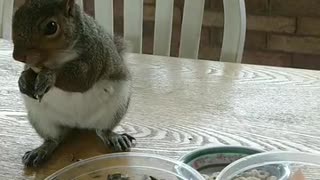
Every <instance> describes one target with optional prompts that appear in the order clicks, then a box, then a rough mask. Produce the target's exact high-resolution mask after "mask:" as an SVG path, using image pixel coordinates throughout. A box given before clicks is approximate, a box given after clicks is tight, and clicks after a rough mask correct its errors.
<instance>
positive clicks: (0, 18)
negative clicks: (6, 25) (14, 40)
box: [0, 0, 4, 38]
mask: <svg viewBox="0 0 320 180" xmlns="http://www.w3.org/2000/svg"><path fill="white" fill-rule="evenodd" d="M3 4H4V0H0V38H2V36H3V35H2V29H3V28H2V27H3Z"/></svg>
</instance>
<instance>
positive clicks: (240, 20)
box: [0, 0, 246, 63]
mask: <svg viewBox="0 0 320 180" xmlns="http://www.w3.org/2000/svg"><path fill="white" fill-rule="evenodd" d="M13 1H14V0H0V37H1V38H5V39H10V38H11V30H10V29H11V28H10V27H11V19H12V9H13ZM76 2H77V3H78V4H79V5H80V6H81V7H82V8H83V0H76ZM204 3H205V0H185V3H184V12H183V20H182V30H181V41H180V50H179V57H183V58H192V59H198V52H199V44H200V36H201V27H202V19H203V13H204ZM223 3H224V14H225V15H224V35H223V43H222V50H221V57H220V61H224V62H238V63H240V62H241V60H242V54H243V48H244V41H245V33H246V12H245V3H244V0H223ZM173 7H174V0H156V14H155V33H154V47H153V49H154V51H153V52H154V54H155V55H162V56H169V55H170V45H171V34H172V19H173ZM113 17H114V16H113V0H95V18H96V20H97V21H98V22H99V23H100V24H101V25H102V26H103V27H104V28H105V29H106V30H107V31H108V32H109V33H110V34H113V33H114V32H113V31H114V30H113V28H114V23H113V22H114V18H113ZM142 25H143V0H124V38H125V39H126V40H128V41H130V42H131V43H132V45H133V52H134V53H142V30H143V29H142Z"/></svg>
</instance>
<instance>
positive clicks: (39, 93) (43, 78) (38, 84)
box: [34, 70, 56, 102]
mask: <svg viewBox="0 0 320 180" xmlns="http://www.w3.org/2000/svg"><path fill="white" fill-rule="evenodd" d="M55 81H56V76H55V73H54V72H53V71H50V70H46V71H41V72H40V73H39V74H38V76H37V78H36V80H35V85H34V96H35V97H36V98H37V99H38V100H39V101H40V102H41V100H42V98H43V96H44V95H45V94H46V93H47V92H48V91H49V90H50V89H51V88H52V87H53V86H54V84H55Z"/></svg>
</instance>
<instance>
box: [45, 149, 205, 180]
mask: <svg viewBox="0 0 320 180" xmlns="http://www.w3.org/2000/svg"><path fill="white" fill-rule="evenodd" d="M119 173H120V174H123V175H126V176H128V177H130V179H136V180H139V179H144V178H145V177H146V176H148V177H150V176H151V177H153V178H156V179H172V180H175V179H176V180H204V178H203V177H202V176H201V174H199V173H198V172H197V171H196V170H194V169H193V168H191V167H190V166H188V165H186V164H184V163H182V162H180V161H175V160H172V159H169V158H165V157H162V156H158V155H152V154H144V153H132V152H128V153H113V154H108V155H102V156H97V157H93V158H89V159H86V160H83V161H79V162H77V163H74V164H71V165H69V166H67V167H65V168H63V169H61V170H59V171H58V172H56V173H54V174H52V175H51V176H49V177H47V178H46V180H90V179H95V180H100V179H101V180H102V179H103V180H107V177H108V175H114V174H119Z"/></svg>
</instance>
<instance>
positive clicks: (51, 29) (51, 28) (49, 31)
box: [44, 21, 58, 36]
mask: <svg viewBox="0 0 320 180" xmlns="http://www.w3.org/2000/svg"><path fill="white" fill-rule="evenodd" d="M57 30H58V24H57V23H56V22H54V21H50V22H49V23H48V24H47V25H46V27H45V30H44V34H45V35H47V36H49V35H53V34H55V33H56V32H57Z"/></svg>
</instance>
